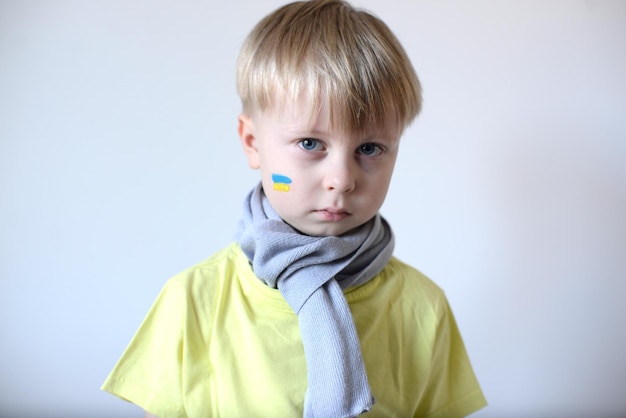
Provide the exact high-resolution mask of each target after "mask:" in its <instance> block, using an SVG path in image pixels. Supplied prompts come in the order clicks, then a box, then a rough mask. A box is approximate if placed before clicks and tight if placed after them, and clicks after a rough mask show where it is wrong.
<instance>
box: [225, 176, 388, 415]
mask: <svg viewBox="0 0 626 418" xmlns="http://www.w3.org/2000/svg"><path fill="white" fill-rule="evenodd" d="M237 241H238V242H239V245H240V246H241V248H242V250H243V252H244V253H245V254H246V256H247V257H248V260H250V263H251V264H252V268H253V270H254V273H255V274H256V276H257V277H258V278H259V279H261V280H262V281H263V282H265V283H266V284H267V285H268V286H270V287H272V288H275V289H278V290H279V291H280V292H281V294H282V295H283V297H284V298H285V300H286V301H287V303H288V304H289V306H291V308H292V309H293V310H294V312H295V313H296V314H297V315H298V322H299V326H300V334H301V336H302V344H303V346H304V354H305V358H306V364H307V380H308V388H307V392H306V394H305V401H304V416H305V417H306V418H313V417H314V418H322V417H324V418H326V417H332V418H340V417H354V416H357V415H360V414H361V413H363V412H366V411H368V410H370V408H371V407H372V406H373V404H374V402H375V400H374V397H373V396H372V393H371V389H370V387H369V384H368V381H367V374H366V372H365V366H364V364H363V358H362V356H361V347H360V344H359V337H358V335H357V332H356V327H355V325H354V321H353V319H352V314H351V312H350V308H349V307H348V303H347V302H346V300H345V298H344V296H343V289H346V288H348V287H351V286H357V285H360V284H363V283H365V282H367V281H368V280H370V279H372V278H373V277H374V276H376V275H377V274H378V273H380V271H381V270H382V269H383V268H384V266H385V265H386V264H387V262H388V261H389V259H390V258H391V254H392V252H393V246H394V239H393V234H392V231H391V228H390V227H389V224H388V223H387V222H386V221H385V220H384V219H383V218H382V216H380V215H376V216H375V217H374V218H373V219H371V220H370V221H369V222H367V223H365V224H364V225H362V226H360V227H358V228H356V229H354V230H352V231H350V232H348V233H346V234H343V235H341V236H327V237H314V236H308V235H303V234H301V233H299V232H297V231H296V230H294V229H293V228H292V227H290V226H289V225H288V224H287V223H285V222H284V221H282V220H281V218H280V217H279V216H278V214H277V213H276V212H275V211H274V209H273V208H272V207H271V206H270V203H269V201H268V200H267V198H266V197H265V194H264V192H263V189H262V187H261V185H260V184H259V185H258V186H257V187H256V188H254V189H253V190H252V191H251V192H250V194H249V195H248V196H247V198H246V200H245V204H244V213H243V219H242V221H241V223H240V229H239V232H238V234H237Z"/></svg>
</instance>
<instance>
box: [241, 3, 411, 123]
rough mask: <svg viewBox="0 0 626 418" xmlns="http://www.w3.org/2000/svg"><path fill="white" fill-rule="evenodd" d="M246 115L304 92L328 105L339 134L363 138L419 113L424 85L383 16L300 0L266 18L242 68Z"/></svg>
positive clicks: (317, 104)
mask: <svg viewBox="0 0 626 418" xmlns="http://www.w3.org/2000/svg"><path fill="white" fill-rule="evenodd" d="M237 90H238V92H239V96H240V97H241V101H242V106H243V111H244V112H245V113H248V114H252V113H253V112H255V111H261V112H264V111H267V110H270V109H272V108H273V107H274V106H280V105H281V104H285V103H287V102H288V101H289V100H298V99H299V98H300V97H301V96H302V95H303V94H306V95H307V97H308V98H309V99H310V100H312V103H311V105H312V107H313V108H312V110H313V109H319V108H321V106H322V104H323V103H324V102H327V104H328V106H329V109H330V118H331V119H330V120H331V124H332V125H333V127H334V128H336V129H342V130H345V131H349V132H359V131H363V130H366V129H370V128H381V127H386V126H389V124H390V123H399V124H400V126H401V128H402V129H404V128H406V127H407V126H408V125H410V124H411V122H412V121H413V120H414V119H415V117H416V116H417V115H418V114H419V112H420V110H421V105H422V98H421V86H420V82H419V79H418V77H417V74H416V73H415V70H414V68H413V66H412V65H411V62H410V60H409V58H408V56H407V55H406V52H405V51H404V48H403V47H402V45H401V44H400V42H399V41H398V39H397V38H396V37H395V35H394V34H393V33H392V32H391V30H390V29H389V28H388V27H387V25H386V24H385V23H384V22H383V21H382V20H380V19H379V18H377V17H375V16H373V15H372V14H370V13H369V12H367V11H364V10H359V9H355V8H353V7H352V6H351V5H349V4H348V3H347V2H345V1H341V0H310V1H298V2H294V3H290V4H287V5H285V6H282V7H280V8H279V9H277V10H276V11H274V12H273V13H271V14H269V15H268V16H266V17H265V18H263V19H262V20H261V21H260V22H259V23H258V24H257V25H256V26H255V27H254V29H253V30H252V32H251V33H250V34H249V35H248V37H247V38H246V40H245V42H244V44H243V46H242V49H241V52H240V55H239V59H238V63H237Z"/></svg>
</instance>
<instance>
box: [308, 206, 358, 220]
mask: <svg viewBox="0 0 626 418" xmlns="http://www.w3.org/2000/svg"><path fill="white" fill-rule="evenodd" d="M316 212H317V213H318V214H319V215H320V217H321V218H322V219H323V220H325V221H330V222H338V221H341V220H343V219H345V218H347V217H348V216H350V215H351V213H350V212H348V211H346V210H344V209H341V208H326V209H320V210H317V211H316Z"/></svg>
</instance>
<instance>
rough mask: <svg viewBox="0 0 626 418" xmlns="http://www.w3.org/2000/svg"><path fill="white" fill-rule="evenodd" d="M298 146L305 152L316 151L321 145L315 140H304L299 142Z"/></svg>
mask: <svg viewBox="0 0 626 418" xmlns="http://www.w3.org/2000/svg"><path fill="white" fill-rule="evenodd" d="M300 146H301V147H302V148H304V149H305V150H307V151H316V150H318V149H319V148H320V147H321V144H320V142H319V141H318V140H317V139H313V138H304V139H303V140H301V141H300Z"/></svg>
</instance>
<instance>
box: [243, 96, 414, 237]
mask: <svg viewBox="0 0 626 418" xmlns="http://www.w3.org/2000/svg"><path fill="white" fill-rule="evenodd" d="M310 115H311V112H310V107H309V106H307V103H306V102H304V101H301V103H300V102H299V103H295V104H293V105H291V106H284V107H281V108H278V109H274V110H272V111H268V112H256V113H255V114H254V116H252V117H249V116H247V115H243V114H242V115H241V116H240V118H239V134H240V136H241V139H242V143H243V147H244V150H245V152H246V155H247V157H248V163H249V165H250V167H252V168H255V169H256V168H259V169H260V170H261V180H262V183H263V189H264V191H265V194H266V195H267V198H268V199H269V201H270V203H271V204H272V207H273V208H274V209H275V210H276V212H278V214H279V215H280V217H281V218H282V219H283V220H284V221H285V222H287V223H288V224H289V225H291V226H292V227H293V228H295V229H297V230H298V231H300V232H301V233H304V234H307V235H315V236H328V235H341V234H343V233H345V232H347V231H350V230H351V229H353V228H356V227H358V226H360V225H362V224H364V223H365V222H367V221H369V220H370V219H371V218H372V217H373V216H374V215H376V213H377V212H378V210H379V209H380V207H381V206H382V204H383V201H384V200H385V196H386V194H387V190H388V188H389V181H390V180H391V175H392V172H393V168H394V165H395V162H396V156H397V154H398V145H399V140H400V135H401V133H402V129H401V128H400V127H399V126H397V125H396V124H391V125H392V126H388V127H386V129H381V130H377V131H372V132H365V133H360V134H350V133H343V132H341V131H340V130H337V129H332V128H331V126H330V118H329V114H328V109H327V108H326V107H325V106H322V108H321V110H320V112H319V115H315V116H314V117H310Z"/></svg>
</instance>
